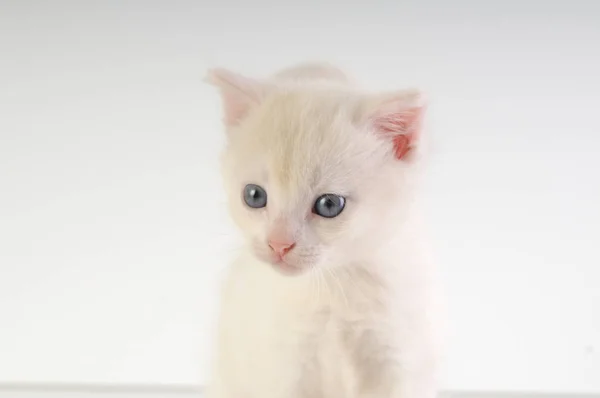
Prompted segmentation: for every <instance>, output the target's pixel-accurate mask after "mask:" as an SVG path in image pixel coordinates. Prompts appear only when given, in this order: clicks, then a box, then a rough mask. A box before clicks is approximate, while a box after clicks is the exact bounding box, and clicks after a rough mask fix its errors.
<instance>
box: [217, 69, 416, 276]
mask: <svg viewBox="0 0 600 398" xmlns="http://www.w3.org/2000/svg"><path fill="white" fill-rule="evenodd" d="M208 80H209V82H211V83H212V84H214V85H216V86H217V87H218V88H219V89H220V93H221V97H222V100H223V107H224V123H225V128H226V131H227V136H228V144H227V147H226V149H225V152H224V157H223V175H224V180H225V186H226V189H227V193H228V197H229V206H230V212H231V215H232V217H233V219H234V221H235V222H236V224H237V225H238V226H239V227H240V228H241V230H242V232H243V233H244V235H245V237H246V239H247V240H248V243H249V245H250V247H251V248H252V250H253V252H254V254H255V255H256V257H258V258H259V259H261V260H263V261H264V262H266V263H270V264H271V265H273V266H274V267H275V268H277V269H278V270H280V271H282V272H284V273H287V274H297V273H300V272H301V271H303V270H306V269H310V268H313V267H332V266H334V267H335V266H343V265H345V264H352V263H355V262H360V261H361V259H363V258H366V256H368V254H369V253H372V252H373V251H374V250H376V249H377V247H378V246H379V245H380V244H381V243H383V242H385V241H386V240H388V239H389V237H390V235H391V234H392V233H393V232H394V230H395V229H397V228H398V227H399V226H400V224H401V223H402V222H403V221H404V219H405V217H406V214H407V209H408V207H409V202H410V200H411V197H412V181H413V178H412V177H413V169H414V166H415V164H414V163H415V157H416V151H415V149H416V146H415V144H416V142H417V139H418V136H419V133H420V126H421V120H422V115H423V111H424V106H423V103H422V99H421V97H420V95H419V93H418V92H415V91H397V92H390V93H382V94H366V93H362V92H360V91H358V90H353V89H350V88H347V87H342V86H335V85H333V84H331V85H328V84H327V83H325V82H318V83H317V82H314V83H310V82H295V83H292V82H288V83H285V82H281V81H275V80H270V81H269V80H266V81H259V80H254V79H250V78H247V77H243V76H241V75H238V74H234V73H232V72H229V71H226V70H222V69H218V70H212V71H211V72H210V73H209V78H208Z"/></svg>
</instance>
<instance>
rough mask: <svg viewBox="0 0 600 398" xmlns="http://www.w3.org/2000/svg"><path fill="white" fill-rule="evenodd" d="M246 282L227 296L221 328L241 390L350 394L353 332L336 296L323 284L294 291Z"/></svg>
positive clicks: (300, 394)
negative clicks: (241, 287)
mask: <svg viewBox="0 0 600 398" xmlns="http://www.w3.org/2000/svg"><path fill="white" fill-rule="evenodd" d="M244 286H245V287H244V288H243V289H236V290H235V293H234V297H231V298H230V300H229V305H230V308H228V309H227V311H229V312H230V313H229V314H228V316H227V318H228V323H229V325H228V326H227V327H226V328H225V329H224V331H225V333H227V338H226V344H227V346H228V352H230V353H231V355H230V356H229V358H228V361H230V363H231V364H232V365H233V368H234V369H235V374H236V376H235V377H236V379H237V382H238V383H239V386H240V391H243V392H245V393H246V396H254V395H257V394H259V393H260V392H261V391H272V392H277V391H279V393H275V394H273V395H271V396H279V395H281V396H287V397H290V396H292V397H305V396H309V397H316V398H318V397H324V396H345V397H351V396H352V394H351V391H352V390H353V389H354V386H353V380H354V379H355V377H354V369H353V361H352V358H351V357H350V354H351V353H350V351H349V347H348V344H347V341H346V339H347V336H348V335H349V333H350V332H351V331H350V330H349V328H350V323H349V322H348V319H347V317H348V313H347V311H348V310H347V308H346V309H345V310H344V309H343V307H339V305H340V304H341V302H340V301H338V299H339V297H338V296H334V295H332V294H331V293H328V292H327V291H325V290H323V287H322V286H321V290H318V289H319V288H318V287H317V286H314V287H311V285H307V287H306V289H313V290H305V291H304V292H305V294H298V295H295V294H293V293H294V292H293V291H292V292H282V291H281V292H280V291H277V290H275V291H269V290H268V289H266V288H265V287H264V286H263V287H262V288H261V286H259V285H257V284H251V283H248V284H244ZM306 292H309V293H310V294H306ZM282 293H287V294H282ZM290 293H291V294H290ZM346 304H347V303H344V305H346Z"/></svg>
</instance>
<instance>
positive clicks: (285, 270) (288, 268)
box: [256, 253, 303, 276]
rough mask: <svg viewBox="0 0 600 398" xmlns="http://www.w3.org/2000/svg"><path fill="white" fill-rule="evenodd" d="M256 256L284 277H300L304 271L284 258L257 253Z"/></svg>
mask: <svg viewBox="0 0 600 398" xmlns="http://www.w3.org/2000/svg"><path fill="white" fill-rule="evenodd" d="M256 256H257V257H258V258H259V259H260V260H262V261H264V262H266V263H267V264H268V265H270V266H271V267H273V268H274V269H275V270H276V271H277V272H279V273H281V274H283V275H289V276H292V275H298V274H299V273H301V272H302V270H303V268H302V267H298V266H296V265H294V264H293V263H291V262H290V261H289V260H286V259H285V258H282V257H280V256H278V255H275V254H271V255H264V254H262V255H261V253H256Z"/></svg>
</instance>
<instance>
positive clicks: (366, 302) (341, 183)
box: [208, 65, 438, 398]
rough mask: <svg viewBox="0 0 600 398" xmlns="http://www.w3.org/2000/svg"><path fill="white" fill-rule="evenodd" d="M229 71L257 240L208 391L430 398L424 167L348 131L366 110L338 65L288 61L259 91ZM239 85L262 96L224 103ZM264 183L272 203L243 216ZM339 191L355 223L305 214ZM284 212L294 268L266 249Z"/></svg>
mask: <svg viewBox="0 0 600 398" xmlns="http://www.w3.org/2000/svg"><path fill="white" fill-rule="evenodd" d="M231 76H232V75H227V74H225V75H219V74H218V72H217V74H216V75H213V82H214V83H216V84H217V85H219V86H220V87H221V89H222V90H225V92H224V101H225V107H226V125H227V126H228V130H229V134H230V144H229V146H228V148H227V150H226V153H225V158H224V175H225V180H226V186H227V189H228V191H229V193H230V195H231V199H232V200H231V202H232V203H231V211H232V215H233V218H234V220H236V222H237V223H238V225H240V227H241V228H242V230H243V231H244V232H245V234H246V236H247V238H248V241H249V244H248V247H247V248H246V249H245V250H244V251H242V253H241V255H240V256H239V257H238V258H237V260H236V261H235V262H234V263H233V265H232V267H231V269H230V273H229V275H228V277H227V279H226V282H225V285H224V288H223V294H222V303H221V318H220V325H219V335H218V346H217V359H216V362H215V367H214V372H213V379H212V381H211V383H210V385H209V388H208V394H209V397H210V398H338V397H340V398H341V397H343V398H354V397H356V398H362V397H365V398H366V397H373V398H376V397H377V398H379V397H381V398H384V397H390V398H391V397H398V398H432V397H434V396H435V392H436V387H437V386H436V361H437V351H438V337H437V325H436V318H437V313H438V311H437V308H436V307H437V302H436V300H435V288H434V285H435V284H434V280H433V272H432V266H431V262H430V261H429V259H428V258H427V256H426V253H427V252H426V250H424V248H423V247H421V237H420V230H419V222H418V218H417V217H416V212H415V211H414V205H413V202H414V198H415V196H414V194H413V186H412V185H413V183H412V181H413V179H414V175H413V174H414V166H415V165H414V164H412V163H411V162H409V161H407V160H405V159H401V160H398V159H394V160H392V157H390V156H389V153H392V152H390V150H389V148H387V147H385V145H387V144H388V142H386V141H385V140H376V139H373V137H371V136H370V135H369V134H364V137H363V133H362V132H360V131H359V130H360V129H357V131H358V132H355V133H348V131H353V129H354V128H353V127H349V126H350V125H354V124H353V123H354V122H355V121H356V120H360V115H362V113H361V112H363V110H364V109H370V108H369V106H364V104H362V103H361V102H360V98H362V97H360V96H359V94H357V91H355V90H356V89H354V88H350V85H351V83H350V81H349V79H347V78H346V77H345V75H344V74H343V73H342V72H341V71H339V70H337V69H335V68H333V67H329V66H319V65H303V66H300V67H296V68H290V69H287V70H284V71H282V72H280V73H278V74H277V75H275V76H274V77H273V78H271V79H269V80H268V82H263V83H260V86H258V85H255V86H252V87H249V86H248V84H254V83H249V82H248V81H246V80H242V81H236V80H235V79H236V78H237V77H234V78H233V80H232V77H231ZM219 79H221V80H219ZM231 85H233V86H234V87H235V88H236V90H238V89H240V87H241V91H243V92H246V93H250V94H251V95H250V97H251V98H252V99H253V101H254V100H255V104H254V105H251V106H250V108H248V109H246V108H244V107H243V106H242V105H240V104H239V103H231V102H230V103H227V101H234V100H235V98H228V95H230V94H231V90H230V91H229V93H227V92H226V91H227V90H229V89H230V88H231ZM263 87H269V88H268V90H269V92H268V93H265V91H267V89H264V90H265V91H263ZM236 90H234V91H236ZM236 93H238V94H239V92H238V91H236ZM234 95H236V94H234ZM403 95H405V96H404V97H403V99H402V100H401V102H402V101H405V100H406V101H408V100H407V98H412V97H411V95H412V94H410V93H406V94H403ZM242 108H243V113H242V114H241V115H240V114H238V113H239V111H240V109H242ZM232 109H233V113H232ZM236 112H238V113H236ZM357 112H358V113H357ZM386 120H387V119H386ZM346 134H349V135H351V137H350V138H349V137H346ZM236 135H237V136H236ZM282 135H284V136H283V137H282ZM285 135H287V136H285ZM363 139H364V140H365V141H364V142H361V140H363ZM256 157H258V158H260V159H261V160H256V159H255V158H256ZM401 162H406V164H401ZM241 164H243V166H241ZM261 178H264V179H265V182H264V184H265V185H268V187H269V188H268V189H267V191H268V192H269V195H270V196H269V200H270V201H269V206H271V207H268V206H267V208H266V210H265V212H264V213H261V214H259V213H256V212H251V213H248V214H246V211H247V209H244V207H243V206H240V204H239V203H237V201H236V199H237V197H239V194H238V193H237V192H238V191H239V190H240V189H241V187H240V186H243V185H242V184H245V183H249V182H255V181H256V180H257V179H261ZM357 187H360V190H359V191H356V190H357ZM333 190H337V191H344V190H347V191H345V192H346V193H347V195H348V204H347V206H348V207H349V208H348V209H345V210H344V213H342V214H343V215H344V217H345V218H342V217H341V215H340V217H339V218H340V219H339V220H338V219H333V220H328V219H327V220H325V219H321V218H319V219H313V218H312V217H313V216H314V215H306V214H304V213H302V212H303V210H302V208H303V206H304V207H305V205H304V203H310V201H311V200H313V199H311V198H313V197H314V196H315V195H317V194H318V193H319V192H323V191H324V192H331V191H333ZM362 190H367V191H366V193H364V194H362V193H361V192H362ZM271 197H273V199H272V200H271ZM350 206H352V207H350ZM298 209H300V210H298ZM295 214H297V215H295ZM281 219H284V220H285V223H284V224H285V225H286V228H288V227H287V226H289V225H294V227H289V228H288V229H290V230H293V231H296V232H294V239H296V241H297V242H298V243H299V245H298V246H299V247H298V248H296V249H294V250H295V251H297V253H296V252H294V253H293V254H292V255H290V257H291V259H290V263H292V264H293V265H294V267H297V268H298V269H302V271H303V272H299V273H298V274H297V275H286V274H285V273H284V272H281V270H278V269H277V265H274V266H272V265H271V264H269V261H267V260H265V257H264V256H263V254H264V252H263V251H262V250H263V247H262V246H261V245H262V242H263V238H264V234H265V231H271V230H272V229H273V228H274V227H273V225H280V220H281ZM294 269H296V268H294Z"/></svg>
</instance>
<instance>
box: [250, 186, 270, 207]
mask: <svg viewBox="0 0 600 398" xmlns="http://www.w3.org/2000/svg"><path fill="white" fill-rule="evenodd" d="M244 202H246V204H247V205H248V207H251V208H253V209H260V208H261V207H265V206H266V205H267V192H266V191H265V190H264V189H263V188H262V187H260V186H258V185H255V184H248V185H246V187H244Z"/></svg>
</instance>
